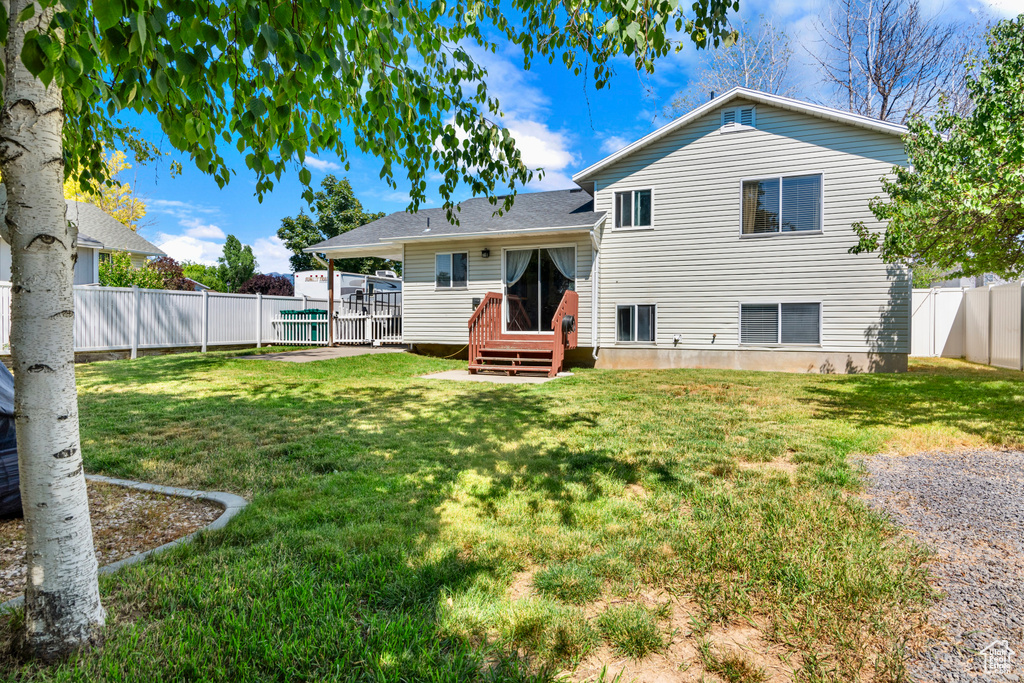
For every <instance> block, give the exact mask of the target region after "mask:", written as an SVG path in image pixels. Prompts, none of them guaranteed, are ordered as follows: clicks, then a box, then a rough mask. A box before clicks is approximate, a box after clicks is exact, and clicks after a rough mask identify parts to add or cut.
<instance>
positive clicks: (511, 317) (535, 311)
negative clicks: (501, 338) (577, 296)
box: [505, 247, 576, 332]
mask: <svg viewBox="0 0 1024 683" xmlns="http://www.w3.org/2000/svg"><path fill="white" fill-rule="evenodd" d="M570 289H576V248H575V247H549V248H546V249H508V250H506V251H505V330H506V331H508V332H551V318H552V317H554V315H555V310H556V309H557V308H558V304H559V303H561V301H562V295H563V294H565V292H566V291H567V290H570Z"/></svg>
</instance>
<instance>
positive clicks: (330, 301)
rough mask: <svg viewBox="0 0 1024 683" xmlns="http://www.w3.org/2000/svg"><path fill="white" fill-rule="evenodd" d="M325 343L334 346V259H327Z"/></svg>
mask: <svg viewBox="0 0 1024 683" xmlns="http://www.w3.org/2000/svg"><path fill="white" fill-rule="evenodd" d="M327 345H328V346H334V259H332V258H328V259H327Z"/></svg>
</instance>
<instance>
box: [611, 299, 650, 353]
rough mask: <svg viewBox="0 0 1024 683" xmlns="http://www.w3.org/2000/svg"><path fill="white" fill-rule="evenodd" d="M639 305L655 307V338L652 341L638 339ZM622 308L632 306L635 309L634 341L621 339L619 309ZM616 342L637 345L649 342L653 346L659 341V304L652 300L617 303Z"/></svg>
mask: <svg viewBox="0 0 1024 683" xmlns="http://www.w3.org/2000/svg"><path fill="white" fill-rule="evenodd" d="M637 306H650V307H651V308H653V309H654V339H651V340H650V341H638V340H637V338H636V325H637V320H638V318H639V316H637V314H636V307H637ZM620 308H632V309H633V340H632V341H621V340H620V339H619V309H620ZM615 343H616V344H624V345H627V346H636V345H638V344H640V345H644V344H649V345H652V346H655V345H657V343H658V304H657V303H656V302H651V301H631V302H629V303H621V304H620V303H616V304H615Z"/></svg>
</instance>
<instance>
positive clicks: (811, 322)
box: [740, 303, 821, 345]
mask: <svg viewBox="0 0 1024 683" xmlns="http://www.w3.org/2000/svg"><path fill="white" fill-rule="evenodd" d="M740 343H741V344H759V345H767V344H820V343H821V304H820V303H792V304H741V305H740Z"/></svg>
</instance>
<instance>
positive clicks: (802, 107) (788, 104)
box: [572, 87, 907, 186]
mask: <svg viewBox="0 0 1024 683" xmlns="http://www.w3.org/2000/svg"><path fill="white" fill-rule="evenodd" d="M737 100H743V101H749V102H753V103H755V104H765V105H769V106H772V107H778V108H780V109H786V110H789V111H796V112H800V113H803V114H807V115H809V116H815V117H818V118H822V119H826V120H829V121H836V122H839V123H844V124H847V125H851V126H856V127H858V128H865V129H868V130H873V131H876V132H880V133H888V134H890V135H897V136H900V135H904V134H905V133H906V132H907V127H906V126H902V125H899V124H896V123H889V122H888V121H880V120H878V119H872V118H869V117H867V116H861V115H859V114H851V113H849V112H845V111H841V110H839V109H833V108H832V107H825V106H822V105H819V104H811V103H810V102H803V101H801V100H795V99H793V98H790V97H782V96H781V95H771V94H768V93H765V92H761V91H760V90H750V89H748V88H739V87H737V88H733V89H732V90H730V91H729V92H727V93H725V94H724V95H722V96H721V97H716V98H715V99H713V100H710V101H708V102H705V103H704V104H702V105H701V106H699V107H697V108H696V109H693V110H692V111H690V112H688V113H686V114H684V115H683V116H680V117H679V118H677V119H675V120H674V121H670V122H669V123H667V124H665V125H664V126H662V127H661V128H659V129H658V130H656V131H654V132H653V133H649V134H648V135H645V136H644V137H642V138H640V139H639V140H637V141H636V142H633V143H631V144H629V145H626V146H625V147H623V148H622V149H620V150H619V151H618V152H615V153H614V154H611V155H609V156H607V157H605V158H604V159H601V160H600V161H598V162H597V163H595V164H593V165H591V166H589V167H587V168H585V169H583V170H582V171H580V172H579V173H576V174H575V175H573V177H572V179H573V182H575V183H576V184H577V185H580V186H583V184H584V183H587V182H589V181H590V180H592V176H594V175H595V174H596V173H597V172H598V171H601V170H603V169H605V168H607V167H609V166H611V165H612V164H614V163H616V162H618V161H621V160H622V159H624V158H626V157H628V156H630V155H632V154H634V153H635V152H638V151H639V150H641V149H643V148H645V147H647V146H648V145H650V144H651V143H653V142H656V141H657V140H660V139H661V138H663V137H665V136H666V135H669V134H670V133H673V132H675V131H677V130H679V129H681V128H683V127H684V126H687V125H689V124H690V123H693V122H694V121H697V120H698V119H700V118H701V117H702V116H704V115H705V114H708V113H709V112H712V111H714V110H716V109H721V108H722V107H725V106H727V105H729V104H730V103H732V102H735V101H737Z"/></svg>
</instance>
